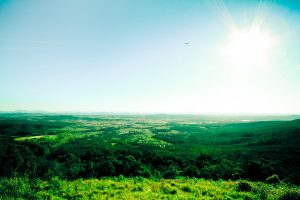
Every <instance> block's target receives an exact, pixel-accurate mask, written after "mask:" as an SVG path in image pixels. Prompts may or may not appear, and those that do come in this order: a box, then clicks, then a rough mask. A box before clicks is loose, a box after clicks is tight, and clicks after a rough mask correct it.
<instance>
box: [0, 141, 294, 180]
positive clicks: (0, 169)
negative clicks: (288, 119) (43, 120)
mask: <svg viewBox="0 0 300 200" xmlns="http://www.w3.org/2000/svg"><path fill="white" fill-rule="evenodd" d="M81 142H82V141H81V140H80V139H79V140H73V141H71V142H69V143H68V144H66V145H62V146H60V147H58V148H54V147H51V146H50V145H49V144H47V143H44V144H43V143H33V142H17V141H14V140H6V141H2V143H1V145H0V163H1V165H0V176H2V177H12V176H28V177H30V178H44V179H49V178H51V177H54V176H58V177H60V178H63V179H75V178H80V177H82V178H91V177H95V178H100V177H103V176H118V175H124V176H143V177H148V178H175V177H176V176H187V177H197V178H206V179H213V180H216V179H232V180H236V179H240V178H243V179H249V180H260V181H265V180H266V178H267V177H269V176H271V175H273V174H278V175H279V177H281V178H283V179H285V181H286V182H292V183H296V184H299V175H298V174H297V173H294V174H293V173H290V172H288V171H286V170H285V168H283V167H282V165H279V164H278V161H274V160H273V161H269V160H266V159H264V158H260V159H255V160H254V159H252V160H251V159H244V157H243V156H242V157H238V156H237V155H236V154H235V156H233V155H217V154H216V155H214V154H205V153H199V154H198V155H196V156H189V155H188V154H186V153H184V152H182V151H175V152H174V151H172V149H169V150H167V149H164V150H159V149H155V148H153V147H151V146H148V145H140V146H138V147H130V148H129V147H128V146H126V145H117V146H114V147H108V146H105V145H104V144H101V143H99V145H98V146H95V143H91V145H88V144H87V143H88V142H87V141H85V145H84V146H81ZM87 146H88V148H87Z"/></svg>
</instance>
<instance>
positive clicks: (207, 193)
mask: <svg viewBox="0 0 300 200" xmlns="http://www.w3.org/2000/svg"><path fill="white" fill-rule="evenodd" d="M0 191H1V196H2V197H0V199H1V198H2V199H10V198H18V199H108V198H109V199H220V200H221V199H274V200H275V199H299V198H300V188H299V187H291V186H288V185H286V184H282V183H281V184H276V185H271V184H265V183H261V182H248V181H222V180H219V181H209V180H204V179H191V178H190V179H187V178H178V179H161V180H158V181H155V180H150V179H145V178H141V177H137V178H124V177H116V178H102V179H100V180H99V179H78V180H73V181H66V180H60V179H58V178H52V179H51V180H49V181H43V180H39V179H35V180H30V179H27V178H11V179H6V178H2V179H0Z"/></svg>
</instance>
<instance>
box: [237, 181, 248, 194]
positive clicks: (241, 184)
mask: <svg viewBox="0 0 300 200" xmlns="http://www.w3.org/2000/svg"><path fill="white" fill-rule="evenodd" d="M251 189H252V187H251V185H250V184H249V183H247V182H245V181H241V182H239V183H238V185H237V190H238V191H242V192H249V191H251Z"/></svg>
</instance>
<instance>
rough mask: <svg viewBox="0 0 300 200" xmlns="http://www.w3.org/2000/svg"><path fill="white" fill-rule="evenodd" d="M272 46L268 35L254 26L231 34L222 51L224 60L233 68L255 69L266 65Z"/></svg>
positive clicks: (271, 40)
mask: <svg viewBox="0 0 300 200" xmlns="http://www.w3.org/2000/svg"><path fill="white" fill-rule="evenodd" d="M272 45H273V39H272V37H271V35H270V34H268V33H267V32H265V31H262V30H261V29H259V28H258V27H256V26H253V27H251V28H250V29H242V30H239V29H237V30H235V31H233V32H232V34H231V37H230V39H229V42H228V44H227V45H226V46H225V49H224V56H225V59H226V60H227V61H228V62H229V63H230V64H231V65H234V67H238V68H242V69H245V68H257V67H264V66H266V65H267V64H268V61H269V60H268V59H269V52H270V50H271V47H272Z"/></svg>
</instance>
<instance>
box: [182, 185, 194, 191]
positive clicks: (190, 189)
mask: <svg viewBox="0 0 300 200" xmlns="http://www.w3.org/2000/svg"><path fill="white" fill-rule="evenodd" d="M181 190H182V191H184V192H192V188H191V187H190V186H189V185H185V186H183V187H182V188H181Z"/></svg>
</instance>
